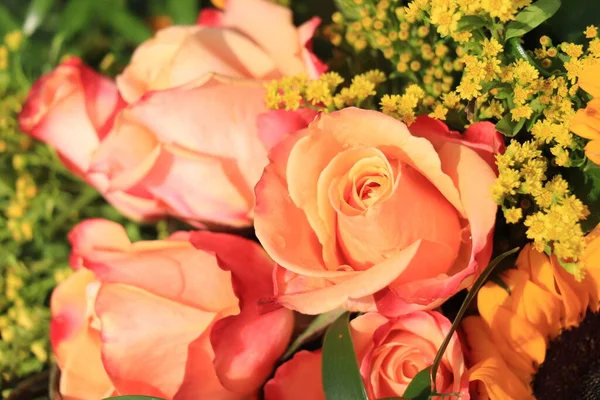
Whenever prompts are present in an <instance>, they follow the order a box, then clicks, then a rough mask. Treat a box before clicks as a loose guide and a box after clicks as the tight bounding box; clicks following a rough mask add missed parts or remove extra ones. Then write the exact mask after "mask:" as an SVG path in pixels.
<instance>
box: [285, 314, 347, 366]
mask: <svg viewBox="0 0 600 400" xmlns="http://www.w3.org/2000/svg"><path fill="white" fill-rule="evenodd" d="M344 312H345V311H344V310H341V309H339V310H333V311H329V312H328V313H325V314H321V315H318V316H317V317H316V318H315V319H313V320H312V321H311V323H310V325H308V327H307V328H306V330H305V331H304V332H302V333H301V334H300V335H299V336H298V337H297V338H296V340H294V342H293V343H292V344H291V345H290V347H288V349H287V351H286V352H285V354H284V355H283V357H282V358H283V359H288V358H290V357H291V356H292V354H294V353H295V352H296V351H297V350H298V349H299V348H300V347H301V346H302V345H303V344H304V343H306V342H308V341H309V340H310V339H312V338H313V337H315V336H316V335H318V334H319V333H321V332H322V331H324V330H325V329H326V328H327V327H328V326H329V325H330V324H332V323H333V322H334V321H335V320H336V319H338V318H339V317H340V315H342V314H343V313H344Z"/></svg>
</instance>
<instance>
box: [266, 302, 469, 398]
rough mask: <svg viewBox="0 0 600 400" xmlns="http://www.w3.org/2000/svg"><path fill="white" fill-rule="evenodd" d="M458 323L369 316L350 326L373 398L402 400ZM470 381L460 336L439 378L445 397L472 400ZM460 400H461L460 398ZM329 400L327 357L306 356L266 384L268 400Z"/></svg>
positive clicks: (426, 315) (432, 315)
mask: <svg viewBox="0 0 600 400" xmlns="http://www.w3.org/2000/svg"><path fill="white" fill-rule="evenodd" d="M451 326H452V324H451V323H450V321H448V320H447V319H446V318H445V317H444V316H443V315H442V314H440V313H437V312H434V311H416V312H414V313H411V314H407V315H404V316H402V317H398V318H393V319H388V318H386V317H384V316H382V315H381V314H378V313H367V314H364V315H361V316H359V317H357V318H355V319H354V320H352V321H351V322H350V334H351V336H352V341H353V344H354V350H355V352H356V358H357V361H358V365H359V367H360V373H361V376H362V379H363V383H364V385H365V388H366V390H367V394H368V397H369V399H373V400H375V399H382V398H387V397H398V396H402V395H403V394H404V392H405V391H406V388H407V387H408V384H409V383H410V382H411V380H412V379H413V378H414V377H415V375H416V374H417V373H418V372H419V371H421V370H423V369H425V368H426V367H428V366H430V365H431V364H432V363H433V359H434V358H435V356H436V353H437V350H438V349H439V347H440V345H441V344H442V342H443V341H444V338H445V337H446V334H447V333H448V331H449V330H450V327H451ZM468 385H469V382H468V376H467V374H466V370H465V362H464V357H463V353H462V350H461V345H460V342H459V339H458V336H457V335H456V333H455V334H454V335H453V336H452V339H451V340H450V344H449V345H448V348H447V349H446V352H445V353H444V357H443V358H442V361H441V363H440V367H439V369H438V373H437V378H436V388H437V391H438V392H439V393H444V394H450V393H454V394H455V395H454V396H450V397H448V398H449V399H458V398H460V399H462V400H469V398H470V396H469V390H468ZM459 396H460V397H459ZM302 399H311V400H325V394H324V393H323V386H322V383H321V352H320V351H318V352H308V351H300V352H298V353H296V354H295V355H294V358H292V359H291V360H290V361H288V362H286V363H284V364H283V365H281V366H280V367H279V368H278V369H277V372H276V373H275V376H274V377H273V378H272V379H271V380H270V381H268V382H267V384H266V385H265V400H302Z"/></svg>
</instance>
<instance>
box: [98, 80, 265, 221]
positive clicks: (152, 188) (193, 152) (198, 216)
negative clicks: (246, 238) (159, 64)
mask: <svg viewBox="0 0 600 400" xmlns="http://www.w3.org/2000/svg"><path fill="white" fill-rule="evenodd" d="M263 91H264V89H263V88H262V87H261V86H260V85H259V84H258V83H255V82H253V81H248V80H239V79H230V78H224V77H221V76H213V75H207V76H205V77H204V78H201V79H199V80H198V81H195V82H191V83H189V84H188V85H185V86H182V87H179V88H175V89H170V90H161V91H156V92H152V93H148V94H147V95H146V96H144V98H143V99H141V100H140V101H138V102H137V103H135V104H132V105H130V106H129V107H127V108H126V109H125V110H123V111H122V112H121V114H120V115H119V117H118V118H117V119H116V121H115V125H114V128H113V131H112V132H111V133H110V134H109V135H108V137H107V138H106V140H105V141H104V142H103V143H102V145H101V146H100V148H99V149H98V150H97V152H96V153H95V155H94V159H93V161H92V170H93V171H94V172H96V173H99V174H102V175H104V176H106V177H107V178H108V181H109V191H113V190H114V191H124V190H131V189H132V188H143V189H144V190H145V191H147V192H148V193H150V194H151V195H152V197H153V198H155V199H158V200H159V201H160V202H161V203H163V204H165V206H166V207H167V208H168V210H169V213H170V214H172V215H174V216H176V217H178V218H181V219H185V220H187V221H189V222H190V223H194V222H198V221H201V222H214V223H218V224H226V225H232V226H245V225H246V226H247V225H251V224H252V218H253V208H254V193H253V188H254V185H255V184H256V182H258V179H259V178H260V175H261V173H262V170H263V167H264V166H265V165H266V164H267V163H268V159H267V150H266V147H265V144H263V142H262V141H261V139H260V138H259V135H258V133H257V128H256V117H257V115H259V114H260V113H261V112H263V110H264V105H263V101H262V97H263Z"/></svg>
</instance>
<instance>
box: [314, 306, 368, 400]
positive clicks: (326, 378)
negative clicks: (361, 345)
mask: <svg viewBox="0 0 600 400" xmlns="http://www.w3.org/2000/svg"><path fill="white" fill-rule="evenodd" d="M348 318H349V314H348V313H344V314H342V315H341V316H340V317H339V318H338V319H337V320H336V321H335V322H334V323H333V324H332V325H331V326H330V327H329V329H328V330H327V333H326V334H325V341H324V342H323V360H322V366H323V372H322V379H323V390H324V391H325V397H326V398H327V400H368V397H367V392H366V391H365V387H364V386H363V383H362V379H361V377H360V371H359V369H358V364H357V363H356V354H355V353H354V347H353V346H352V338H351V337H350V330H349V328H348Z"/></svg>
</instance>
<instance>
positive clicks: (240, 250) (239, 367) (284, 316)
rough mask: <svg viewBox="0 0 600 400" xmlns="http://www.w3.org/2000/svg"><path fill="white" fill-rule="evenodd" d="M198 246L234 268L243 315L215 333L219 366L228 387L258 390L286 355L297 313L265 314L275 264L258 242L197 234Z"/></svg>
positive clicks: (224, 322)
mask: <svg viewBox="0 0 600 400" xmlns="http://www.w3.org/2000/svg"><path fill="white" fill-rule="evenodd" d="M190 240H191V242H192V243H193V244H194V246H196V247H197V248H200V249H202V250H204V251H209V252H213V253H214V254H216V256H217V259H218V260H219V265H220V266H221V268H223V269H224V270H228V271H229V270H230V271H231V273H232V275H233V283H234V288H235V291H236V294H237V295H238V297H239V298H240V306H241V310H242V311H241V314H240V315H237V316H231V317H228V318H225V319H223V320H220V321H218V322H217V323H216V324H215V327H214V329H213V331H212V334H211V342H212V345H213V348H214V349H215V360H214V363H215V368H216V370H217V375H218V376H219V379H220V380H221V382H222V383H223V385H224V386H225V387H226V388H227V389H229V390H231V391H234V392H238V393H249V392H253V391H255V390H257V389H258V388H259V387H260V385H262V383H263V382H264V380H265V379H266V378H267V377H268V376H269V374H270V373H271V371H272V369H273V365H274V364H275V362H276V361H277V360H278V359H279V358H280V357H281V355H282V354H283V352H284V351H285V349H286V347H287V345H288V343H289V340H290V337H291V334H292V330H293V326H294V317H293V313H292V312H291V311H290V310H287V309H279V310H276V311H272V312H267V313H265V311H266V310H263V309H262V307H261V306H260V305H259V300H260V299H262V298H266V297H272V296H273V284H272V278H271V277H272V275H273V268H274V266H275V264H274V263H273V261H272V260H271V259H270V258H269V257H268V256H267V255H266V253H265V252H264V250H263V249H262V248H261V247H260V246H259V245H258V244H256V243H254V242H252V241H249V240H246V239H242V238H239V237H237V236H233V235H228V234H215V233H210V232H194V233H192V235H191V238H190Z"/></svg>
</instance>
